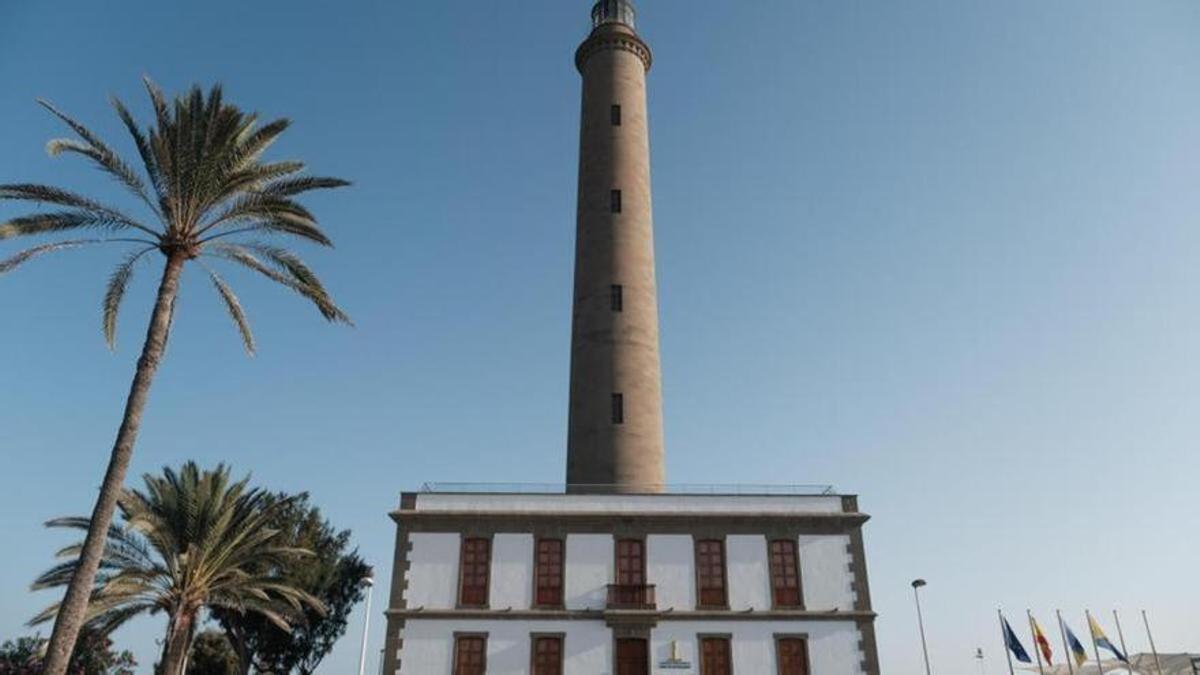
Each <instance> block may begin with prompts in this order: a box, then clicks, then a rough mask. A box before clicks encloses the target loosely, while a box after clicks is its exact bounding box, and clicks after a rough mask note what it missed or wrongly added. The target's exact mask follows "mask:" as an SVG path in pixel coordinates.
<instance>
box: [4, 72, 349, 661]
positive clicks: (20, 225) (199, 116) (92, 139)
mask: <svg viewBox="0 0 1200 675" xmlns="http://www.w3.org/2000/svg"><path fill="white" fill-rule="evenodd" d="M146 89H147V91H148V92H149V94H150V102H151V104H152V106H153V108H154V116H155V121H154V124H153V125H151V126H150V127H148V128H143V127H141V126H140V125H139V124H138V123H137V122H136V121H135V120H134V118H133V116H132V115H131V114H130V112H129V110H128V109H127V108H126V107H125V105H124V104H123V103H121V101H119V100H116V99H114V100H113V106H114V107H115V108H116V112H117V115H118V116H119V117H120V118H121V121H122V122H123V123H124V125H125V127H126V128H127V129H128V131H129V134H130V135H131V136H132V137H133V143H134V145H135V146H136V148H137V152H138V155H139V156H140V157H141V164H142V168H143V172H142V173H139V172H138V171H136V170H135V169H134V168H133V167H132V166H131V165H130V164H128V163H127V162H125V161H124V160H123V159H121V157H120V156H119V155H118V154H117V153H116V152H115V151H114V150H113V149H112V148H110V147H109V146H108V145H106V144H105V143H104V141H102V140H101V139H100V138H99V137H98V136H97V135H96V134H94V133H93V132H92V131H90V130H89V129H88V128H87V127H85V126H83V125H82V124H80V123H79V122H76V121H75V120H73V119H71V118H70V117H68V116H67V115H65V114H63V113H62V112H60V111H59V110H58V109H56V108H55V107H54V106H52V105H51V104H49V103H46V102H44V101H40V103H41V104H42V105H43V106H45V107H46V108H47V109H48V110H49V111H50V112H51V113H53V114H54V115H56V116H57V117H58V118H60V119H61V120H62V121H63V122H65V123H66V125H67V126H68V127H70V128H71V130H72V131H73V132H74V133H75V135H76V138H69V139H58V140H53V141H51V142H50V144H49V145H48V150H49V152H50V154H51V155H58V154H60V153H64V152H66V153H75V154H78V155H82V156H84V157H86V158H88V159H89V160H91V161H92V162H93V163H94V164H96V165H97V166H98V167H100V168H101V169H102V170H103V171H104V172H106V173H108V174H110V175H111V176H112V177H113V178H115V179H116V180H117V182H119V183H120V184H121V185H123V186H124V187H125V188H126V189H127V190H128V191H129V192H130V193H132V194H133V196H134V197H135V198H136V199H137V201H138V202H139V203H140V209H141V210H142V211H144V212H146V213H147V214H148V216H149V217H148V218H146V219H138V218H135V217H134V216H132V215H130V214H129V213H127V212H126V211H124V210H121V209H118V208H115V207H112V206H109V205H106V204H102V203H100V202H98V201H95V200H92V199H90V198H87V197H84V196H82V195H79V194H76V193H73V192H70V191H67V190H63V189H61V188H57V187H52V186H48V185H30V184H12V185H0V200H18V201H26V202H35V203H39V204H48V205H52V206H53V207H55V210H49V211H40V212H37V213H33V214H30V215H26V216H23V217H19V218H14V219H12V220H9V221H7V222H2V221H0V244H3V242H4V240H7V239H11V238H15V237H26V236H34V235H57V234H61V233H64V232H68V231H88V232H90V233H91V236H86V237H83V238H74V239H66V240H58V241H51V242H48V243H42V244H39V245H36V246H33V247H32V248H28V249H26V250H24V251H21V252H20V253H17V254H15V255H12V256H10V257H8V258H6V259H4V258H0V274H3V273H5V272H8V271H10V270H12V269H13V268H15V267H17V266H18V265H20V264H22V263H24V262H26V261H28V260H30V259H32V258H35V257H38V256H41V255H44V254H47V253H51V252H54V251H59V250H63V249H69V248H76V247H80V246H90V245H99V244H110V245H121V246H124V247H126V248H128V249H130V250H128V252H127V253H126V256H125V258H124V259H123V261H122V262H121V263H120V264H119V265H118V266H117V267H116V269H115V270H114V271H113V273H112V276H111V277H110V278H109V282H108V287H107V289H106V291H105V294H104V304H103V309H104V312H103V314H104V320H103V329H104V335H105V338H106V339H107V340H108V343H109V345H110V346H111V345H113V343H114V340H115V336H116V326H117V312H118V310H119V309H120V306H121V300H122V298H124V296H125V290H126V288H127V287H128V284H129V280H130V276H131V275H132V274H133V271H134V266H135V264H136V263H137V262H138V261H139V260H141V259H142V258H143V257H145V256H147V255H153V254H155V253H158V254H161V255H162V256H163V264H164V267H163V271H162V276H161V278H160V279H159V282H158V294H157V298H156V300H155V303H154V309H153V311H152V313H151V317H150V325H149V328H148V329H147V332H146V338H145V342H144V343H143V345H142V353H141V358H139V359H138V362H137V370H136V373H135V375H134V378H133V383H132V385H131V386H130V391H129V397H128V399H127V401H126V404H125V413H124V417H123V419H122V420H121V426H120V429H119V431H118V432H117V437H116V441H115V443H114V444H113V449H112V456H111V458H110V460H109V464H108V469H107V471H106V473H105V475H104V481H103V483H102V484H101V488H100V494H99V496H98V498H97V500H96V505H95V507H94V509H93V511H92V517H91V519H90V523H91V528H90V529H89V531H88V535H87V538H86V540H85V541H84V544H83V547H82V548H81V550H80V564H79V565H78V566H77V567H74V568H73V570H74V573H75V577H74V579H73V580H72V582H71V583H70V585H69V586H68V588H67V591H66V594H65V596H64V598H63V602H62V607H61V610H60V612H59V614H58V616H57V619H56V621H55V624H54V631H53V634H52V636H51V640H50V647H49V652H48V654H47V660H46V671H45V672H46V673H47V675H62V674H63V672H64V671H65V669H66V667H67V663H68V660H69V658H70V654H71V650H72V648H73V646H74V643H75V639H76V636H77V635H78V632H79V628H80V626H81V625H82V621H83V616H84V612H85V610H86V607H87V602H88V597H89V591H90V589H91V588H92V582H93V579H94V577H95V575H96V571H97V569H98V566H99V564H100V561H101V554H102V552H103V550H104V536H105V532H106V531H107V530H108V527H109V525H110V524H111V523H112V517H113V510H114V508H115V506H116V502H117V499H118V497H119V494H120V490H121V486H122V484H123V482H124V479H125V473H126V470H127V469H128V467H129V461H130V458H131V456H132V454H133V446H134V443H135V441H136V439H137V435H138V429H139V427H140V426H141V421H142V413H143V410H144V408H145V405H146V400H147V396H148V394H149V391H150V385H151V382H152V381H153V379H154V374H155V372H156V371H157V370H158V366H159V362H160V361H161V359H162V355H163V351H164V348H165V347H166V344H167V338H168V336H169V333H170V329H171V319H172V316H173V313H174V307H175V298H176V295H177V294H178V292H179V284H180V278H181V276H182V272H183V269H184V267H185V266H186V265H187V264H188V263H190V262H197V263H199V264H203V263H202V261H201V259H202V258H207V259H215V260H219V261H225V262H232V263H235V264H237V265H241V266H243V267H246V268H249V269H250V270H252V271H254V272H256V273H258V274H261V275H262V276H265V277H267V278H268V279H270V280H271V281H274V282H276V283H278V284H280V285H282V286H285V287H286V288H288V289H290V290H292V291H294V292H296V293H298V294H300V295H301V296H303V297H305V298H307V299H308V300H310V301H312V302H313V303H314V304H315V305H316V307H317V309H318V310H319V311H320V312H321V314H322V315H323V316H324V317H325V318H326V319H327V320H329V321H333V322H346V323H349V319H348V318H347V316H346V315H345V314H344V313H343V312H342V310H340V309H339V308H338V307H337V305H336V304H334V302H333V300H332V299H331V297H330V296H329V293H327V292H326V290H325V288H324V287H323V286H322V284H321V282H320V280H319V279H318V278H317V276H316V275H315V274H313V272H312V270H311V269H309V267H308V266H306V265H305V264H304V263H303V262H302V261H301V260H300V258H299V257H298V256H296V255H295V254H294V253H292V252H291V251H289V250H288V249H286V248H283V247H282V246H280V245H279V244H278V243H277V242H276V241H270V240H271V239H278V238H280V237H296V238H299V239H302V240H304V241H308V242H312V243H315V244H318V245H321V246H330V245H331V242H330V240H329V238H328V237H327V236H326V235H325V234H324V233H323V232H322V231H321V230H320V228H319V227H318V226H317V222H316V218H315V217H314V216H313V215H312V213H310V212H309V211H308V210H307V209H305V208H304V207H303V206H302V205H300V203H299V202H297V201H296V200H295V197H296V196H297V195H299V194H301V193H304V192H307V191H309V190H316V189H322V188H336V187H340V186H344V185H347V183H346V181H343V180H339V179H336V178H323V177H315V176H309V175H306V174H304V173H303V171H304V164H302V163H300V162H294V161H280V162H266V161H263V159H262V155H263V152H264V151H265V150H266V149H267V148H268V147H269V146H270V145H271V144H272V143H273V142H274V141H275V140H276V139H277V138H278V137H279V135H280V134H282V133H283V132H284V130H285V129H287V127H288V125H289V122H288V120H286V119H279V120H275V121H272V122H269V123H266V124H261V125H260V124H259V123H258V117H257V116H256V115H255V114H252V113H247V112H243V111H242V110H239V109H238V108H236V107H234V106H232V105H229V104H227V103H225V102H224V100H223V99H222V95H221V88H220V87H219V86H216V87H213V88H212V90H211V91H209V92H208V95H207V96H205V94H204V92H202V91H201V90H200V89H199V88H198V87H193V88H192V89H191V91H190V92H189V93H188V94H187V95H186V96H180V97H178V98H176V99H175V100H174V101H172V102H168V101H167V100H166V98H165V97H164V95H163V93H162V91H161V90H160V89H159V88H158V87H157V86H155V85H154V84H153V83H152V82H150V81H149V80H147V81H146ZM264 240H266V241H264ZM204 267H205V271H206V272H207V274H208V276H209V279H210V280H211V282H212V284H213V286H214V288H215V289H216V292H217V294H218V295H219V296H220V298H221V300H222V301H223V302H224V304H225V306H226V308H227V309H228V310H229V314H230V315H231V316H232V317H233V321H234V323H235V324H236V326H237V328H238V331H239V332H240V333H241V337H242V340H243V342H244V344H245V347H246V349H247V350H248V351H250V352H253V350H254V338H253V336H252V334H251V332H250V327H249V324H248V323H247V321H246V316H245V313H244V312H243V311H242V306H241V303H240V302H239V301H238V299H237V296H235V295H234V293H233V291H232V289H231V288H230V287H229V285H228V284H227V283H226V282H225V280H224V279H222V278H221V277H220V276H219V275H218V274H217V273H216V272H215V271H214V270H212V269H211V268H209V267H208V266H207V265H205V266H204Z"/></svg>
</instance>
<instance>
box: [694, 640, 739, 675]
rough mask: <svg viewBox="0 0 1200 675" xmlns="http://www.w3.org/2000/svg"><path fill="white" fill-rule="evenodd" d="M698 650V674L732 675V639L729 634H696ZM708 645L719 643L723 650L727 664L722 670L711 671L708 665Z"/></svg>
mask: <svg viewBox="0 0 1200 675" xmlns="http://www.w3.org/2000/svg"><path fill="white" fill-rule="evenodd" d="M697 638H698V641H699V645H697V646H698V647H699V651H700V675H733V640H732V638H731V637H730V636H729V635H699V636H697ZM710 645H720V647H721V649H722V650H723V651H724V653H725V654H724V655H725V664H726V665H727V666H728V667H727V668H726V669H725V670H724V671H723V672H721V671H718V672H713V670H712V669H711V668H709V667H708V647H709V646H710Z"/></svg>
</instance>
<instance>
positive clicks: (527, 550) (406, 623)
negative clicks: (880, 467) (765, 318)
mask: <svg viewBox="0 0 1200 675" xmlns="http://www.w3.org/2000/svg"><path fill="white" fill-rule="evenodd" d="M634 19H635V15H634V8H633V6H632V4H631V3H630V2H629V0H600V1H599V2H597V3H596V5H595V7H594V8H593V10H592V20H593V30H592V32H591V34H590V35H589V36H588V37H587V39H586V40H584V42H583V44H582V45H580V47H579V49H578V50H577V52H576V54H575V64H576V66H577V68H578V69H579V72H580V74H581V75H582V77H583V101H582V108H583V114H582V116H581V130H580V163H579V208H578V213H577V220H576V250H575V294H574V308H573V310H574V311H573V319H572V340H571V388H570V404H569V422H568V429H569V432H568V439H567V483H566V485H565V486H564V487H563V488H561V489H560V490H558V491H557V492H547V491H546V490H544V489H542V490H532V491H530V490H524V491H522V490H505V489H499V488H490V489H488V488H482V489H465V488H464V487H462V486H459V487H454V486H443V487H441V488H438V487H434V488H431V489H428V490H425V491H422V492H420V493H406V494H404V495H403V496H402V498H401V503H400V508H399V509H398V510H397V511H395V512H393V514H392V518H393V519H394V520H395V521H396V527H397V535H396V554H395V560H394V566H393V572H392V586H391V594H390V598H389V603H388V610H387V637H386V640H387V641H386V645H385V650H384V673H385V674H386V675H483V674H484V673H487V674H489V675H518V674H520V675H525V674H530V675H562V674H563V673H566V674H568V675H649V674H650V673H666V672H670V673H680V674H682V673H698V674H699V675H731V674H732V673H737V674H738V675H773V674H774V675H878V673H879V662H878V657H877V654H876V648H875V634H874V618H875V615H874V613H873V612H872V611H871V600H870V593H869V591H868V586H867V572H866V561H865V555H864V552H863V539H862V526H863V523H865V522H866V520H867V516H866V515H864V514H862V513H860V512H859V511H858V500H857V499H856V498H855V497H853V496H844V495H836V494H833V493H832V490H829V489H790V490H785V489H779V488H775V489H770V490H768V489H760V490H757V491H756V490H754V489H749V488H736V489H734V488H730V489H718V490H711V489H710V490H707V491H706V492H707V494H693V493H691V491H689V490H679V489H675V490H673V489H670V488H668V487H667V486H666V485H665V484H664V466H665V462H664V456H663V452H664V451H663V434H662V395H661V390H662V383H661V376H660V369H659V340H658V305H657V292H656V282H655V270H654V245H653V225H652V213H651V200H650V148H649V121H648V118H647V107H646V73H647V71H648V70H649V69H650V65H651V60H652V59H651V53H650V48H649V47H648V46H647V45H646V43H645V42H644V41H643V40H642V38H641V37H640V36H639V34H638V33H637V31H636V29H635V20H634ZM731 461H732V460H731Z"/></svg>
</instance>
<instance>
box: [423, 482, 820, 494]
mask: <svg viewBox="0 0 1200 675" xmlns="http://www.w3.org/2000/svg"><path fill="white" fill-rule="evenodd" d="M421 492H422V493H425V494H436V493H442V494H528V495H563V494H568V493H573V494H599V495H605V494H621V495H623V496H629V495H653V496H656V495H714V496H715V495H730V496H733V495H737V496H781V497H831V496H835V495H837V494H838V493H837V491H836V490H834V487H833V486H832V485H822V484H763V483H757V484H756V483H679V484H666V485H644V486H640V487H631V486H629V485H616V484H600V483H595V484H578V483H572V484H570V485H568V484H566V483H461V482H427V483H424V484H422V485H421Z"/></svg>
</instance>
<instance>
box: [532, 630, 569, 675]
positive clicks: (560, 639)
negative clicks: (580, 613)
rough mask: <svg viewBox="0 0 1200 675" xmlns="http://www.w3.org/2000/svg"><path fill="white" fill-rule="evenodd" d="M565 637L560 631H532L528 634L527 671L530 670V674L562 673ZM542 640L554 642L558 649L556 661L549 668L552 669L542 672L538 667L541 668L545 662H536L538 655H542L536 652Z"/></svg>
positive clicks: (559, 674) (550, 674) (555, 674)
mask: <svg viewBox="0 0 1200 675" xmlns="http://www.w3.org/2000/svg"><path fill="white" fill-rule="evenodd" d="M565 637H566V636H565V635H563V634H562V633H533V634H531V635H530V636H529V651H530V654H529V672H530V675H563V672H564V671H563V668H564V665H563V662H564V659H565V655H564V652H565V644H564V642H565V639H564V638H565ZM543 640H548V641H552V642H554V643H556V644H557V649H558V663H556V664H552V665H551V668H552V669H553V670H551V671H549V672H543V671H542V670H540V668H542V667H543V666H545V665H546V664H543V663H539V662H538V657H539V656H542V654H539V653H538V648H539V647H540V645H541V643H542V641H543ZM547 644H548V643H547Z"/></svg>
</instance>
